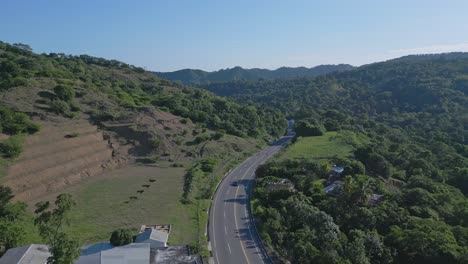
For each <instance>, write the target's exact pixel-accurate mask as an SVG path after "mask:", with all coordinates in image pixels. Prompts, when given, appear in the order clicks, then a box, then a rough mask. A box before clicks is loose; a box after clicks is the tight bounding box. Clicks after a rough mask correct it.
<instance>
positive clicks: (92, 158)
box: [3, 119, 125, 201]
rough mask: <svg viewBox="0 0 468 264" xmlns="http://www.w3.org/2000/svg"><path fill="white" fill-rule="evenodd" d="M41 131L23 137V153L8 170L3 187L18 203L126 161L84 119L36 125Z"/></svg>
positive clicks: (94, 127) (99, 132)
mask: <svg viewBox="0 0 468 264" xmlns="http://www.w3.org/2000/svg"><path fill="white" fill-rule="evenodd" d="M39 123H40V124H41V127H42V129H41V131H40V132H39V133H38V134H36V135H33V136H30V137H26V139H25V142H24V151H23V153H21V155H20V157H19V158H18V160H17V161H16V162H15V163H14V164H13V165H12V166H10V167H9V169H8V172H7V176H6V177H5V178H4V179H3V184H4V185H6V186H10V187H11V188H12V189H13V191H14V192H15V193H16V196H15V198H16V199H19V200H26V201H27V200H31V199H34V198H36V197H40V196H41V195H44V194H45V193H49V192H54V191H57V190H59V189H61V188H63V187H64V186H65V185H69V184H73V183H76V182H78V181H80V180H82V179H83V178H87V177H90V176H94V175H97V174H99V173H102V172H103V170H104V169H106V168H115V167H117V166H118V165H119V164H120V163H122V162H125V159H124V158H123V157H113V155H112V153H113V146H111V144H109V141H108V140H106V139H104V135H103V133H102V132H101V131H99V130H98V129H97V127H96V126H93V125H91V124H90V123H89V122H88V121H87V120H85V119H78V120H74V119H72V120H66V121H61V122H52V121H48V122H44V121H42V122H39Z"/></svg>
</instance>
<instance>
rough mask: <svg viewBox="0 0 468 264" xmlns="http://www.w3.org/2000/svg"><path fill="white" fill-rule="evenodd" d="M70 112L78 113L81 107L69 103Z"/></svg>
mask: <svg viewBox="0 0 468 264" xmlns="http://www.w3.org/2000/svg"><path fill="white" fill-rule="evenodd" d="M70 110H72V111H73V112H78V111H80V110H81V107H80V106H79V105H77V104H72V103H70Z"/></svg>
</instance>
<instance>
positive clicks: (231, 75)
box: [155, 64, 353, 85]
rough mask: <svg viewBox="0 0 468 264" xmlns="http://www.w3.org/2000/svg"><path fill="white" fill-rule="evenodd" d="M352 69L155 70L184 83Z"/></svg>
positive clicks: (305, 75) (330, 66)
mask: <svg viewBox="0 0 468 264" xmlns="http://www.w3.org/2000/svg"><path fill="white" fill-rule="evenodd" d="M350 69H353V66H351V65H349V64H338V65H319V66H316V67H312V68H306V67H296V68H294V67H281V68H278V69H276V70H268V69H258V68H255V69H243V68H241V67H234V68H232V69H222V70H219V71H214V72H206V71H202V70H192V69H184V70H179V71H174V72H155V74H156V75H157V76H159V77H161V78H165V79H168V80H172V81H180V82H182V83H185V84H195V85H199V84H209V83H218V82H229V81H238V80H260V79H265V80H274V79H288V78H295V77H315V76H318V75H323V74H327V73H331V72H340V71H347V70H350Z"/></svg>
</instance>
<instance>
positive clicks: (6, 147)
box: [0, 136, 23, 159]
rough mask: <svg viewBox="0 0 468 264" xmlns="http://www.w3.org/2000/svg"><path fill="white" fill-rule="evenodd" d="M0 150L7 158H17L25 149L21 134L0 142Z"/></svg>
mask: <svg viewBox="0 0 468 264" xmlns="http://www.w3.org/2000/svg"><path fill="white" fill-rule="evenodd" d="M0 151H1V152H2V154H3V155H4V156H5V157H6V158H13V159H14V158H17V157H18V156H19V155H20V154H21V151H23V142H22V137H21V136H11V137H10V138H8V139H6V140H4V141H3V142H2V143H0Z"/></svg>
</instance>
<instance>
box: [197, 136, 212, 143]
mask: <svg viewBox="0 0 468 264" xmlns="http://www.w3.org/2000/svg"><path fill="white" fill-rule="evenodd" d="M209 139H210V136H208V135H200V136H197V137H196V138H195V140H193V142H194V143H195V144H200V143H202V142H205V141H208V140H209Z"/></svg>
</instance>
